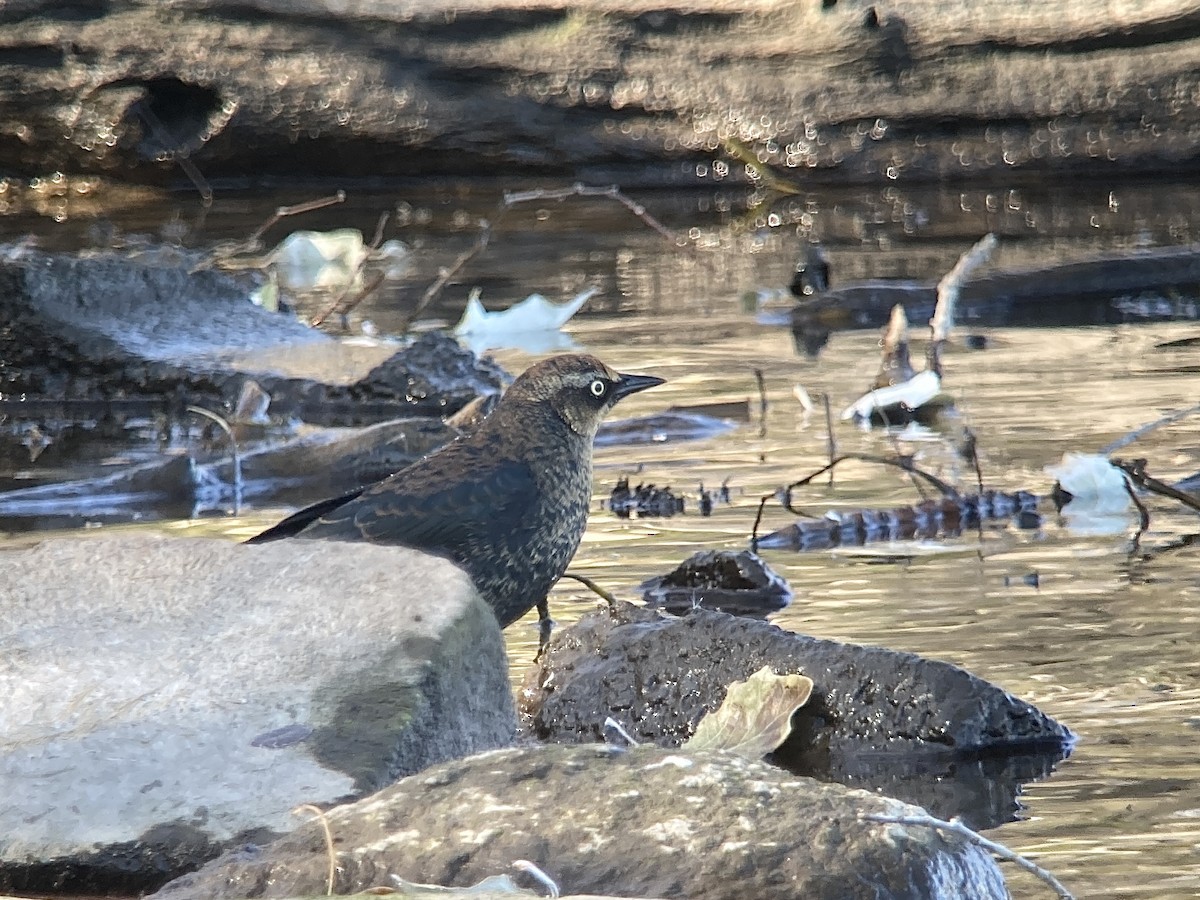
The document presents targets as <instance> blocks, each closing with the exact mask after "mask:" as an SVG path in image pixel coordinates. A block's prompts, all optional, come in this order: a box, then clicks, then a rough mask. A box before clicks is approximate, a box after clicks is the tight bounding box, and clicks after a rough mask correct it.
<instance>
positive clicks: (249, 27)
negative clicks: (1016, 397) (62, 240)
mask: <svg viewBox="0 0 1200 900" xmlns="http://www.w3.org/2000/svg"><path fill="white" fill-rule="evenodd" d="M1198 10H1200V4H1198V3H1197V2H1196V0H1184V2H1180V0H1148V2H1145V3H1137V4H1109V5H1105V6H1103V7H1101V8H1097V7H1096V6H1095V5H1094V4H1091V3H1086V2H1081V0H1047V2H1042V3H1038V4H1036V5H1028V4H1018V5H1014V4H1011V3H1008V2H1005V0H952V2H948V0H892V2H876V3H867V2H864V0H841V2H819V0H805V2H799V3H797V2H789V0H768V2H756V3H749V2H744V0H743V2H739V0H687V2H683V3H680V2H675V0H672V2H670V3H668V2H665V0H640V2H636V3H632V4H631V3H626V2H616V0H585V2H579V3H573V4H570V5H567V6H564V5H563V4H562V3H561V2H558V0H537V2H527V0H433V2H421V3H416V2H412V0H409V2H396V3H390V2H389V3H384V2H375V0H364V2H355V3H345V2H339V0H305V2H300V3H296V2H292V0H239V2H233V0H172V2H170V3H168V4H167V6H166V7H164V6H163V4H162V3H161V2H158V0H110V2H106V3H82V2H76V3H50V2H36V0H23V2H19V3H9V4H7V5H6V6H5V8H4V10H3V11H2V14H0V109H3V110H4V113H3V115H2V116H0V153H2V154H3V158H4V159H5V160H6V162H7V164H8V168H9V170H10V171H12V172H15V173H17V174H21V175H44V174H46V173H47V172H50V171H54V170H61V171H65V172H91V173H102V174H109V175H115V176H117V177H120V178H123V179H128V180H137V181H141V182H149V181H165V180H168V179H180V180H181V176H180V169H179V168H178V166H177V164H176V162H175V160H176V159H177V158H179V157H183V156H186V157H187V159H188V160H189V161H190V163H191V165H193V166H195V167H196V169H197V170H199V171H200V172H201V173H202V174H204V175H205V176H207V177H209V178H212V177H216V176H248V177H253V178H261V177H262V176H263V175H264V173H267V174H269V175H273V176H289V175H320V176H346V175H354V176H361V175H363V174H364V173H366V174H369V175H372V176H397V175H399V176H407V177H411V176H420V175H430V174H433V175H462V174H469V175H475V174H477V173H478V172H480V171H494V172H509V173H525V174H537V175H550V176H562V177H570V178H577V177H578V178H589V179H595V178H605V179H611V178H613V177H614V176H616V177H618V178H619V179H620V180H622V181H624V182H625V183H626V184H630V183H632V182H633V181H634V180H637V179H639V178H640V179H643V180H645V181H653V182H656V183H662V182H664V181H673V182H675V183H682V182H691V181H694V180H695V179H696V178H697V175H698V173H699V174H701V176H702V177H711V176H713V175H715V176H716V177H719V178H724V177H726V176H728V175H733V176H735V177H736V176H737V175H739V174H740V171H741V169H742V162H741V160H742V159H751V160H754V161H755V162H756V163H761V162H766V163H768V164H773V165H776V166H778V167H780V168H782V169H784V170H790V171H795V172H803V173H806V174H807V173H813V172H816V173H836V174H838V175H840V176H843V177H847V178H855V179H862V178H868V179H874V178H878V179H884V178H886V179H889V180H894V181H903V180H907V179H916V178H940V177H947V176H958V175H961V176H977V175H981V174H985V173H992V174H996V175H998V174H1000V173H1003V175H1004V177H1010V176H1011V175H1012V173H1014V172H1016V173H1020V172H1023V171H1027V172H1076V173H1091V174H1102V175H1109V174H1112V173H1117V172H1121V171H1139V170H1140V171H1146V170H1150V169H1157V170H1160V171H1172V172H1173V173H1175V174H1178V173H1179V172H1180V171H1184V170H1188V169H1192V170H1194V168H1195V166H1196V160H1197V141H1198V138H1197V134H1198V133H1200V129H1198V128H1197V124H1198V123H1200V109H1198V108H1197V106H1196V104H1195V103H1193V102H1192V101H1191V98H1192V96H1193V94H1194V93H1195V91H1196V90H1197V88H1198V87H1200V36H1198V35H1197V33H1196V29H1195V20H1196V16H1197V12H1198ZM264 76H266V77H264ZM497 136H501V138H502V139H497ZM735 142H736V143H735ZM723 148H724V150H725V153H724V154H723V153H722V149H723ZM722 155H724V157H725V158H724V159H723V160H722V161H721V164H720V165H718V166H715V167H714V158H715V157H720V156H722ZM730 155H733V156H735V157H737V160H736V161H735V162H733V163H732V164H729V163H728V162H727V161H728V159H729V157H730Z"/></svg>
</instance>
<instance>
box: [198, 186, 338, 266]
mask: <svg viewBox="0 0 1200 900" xmlns="http://www.w3.org/2000/svg"><path fill="white" fill-rule="evenodd" d="M345 202H346V192H345V191H338V192H337V193H336V194H331V195H330V196H328V197H319V198H318V199H316V200H306V201H305V202H303V203H296V204H294V205H292V206H278V207H276V208H275V212H273V213H272V214H271V216H270V218H268V219H267V220H266V221H265V222H263V223H262V225H260V226H258V230H256V231H255V232H254V233H253V234H252V235H250V237H248V238H246V240H244V241H242V242H241V243H240V244H232V245H227V246H224V247H218V248H216V249H214V250H213V251H212V253H210V254H209V255H208V257H207V258H206V259H205V260H203V261H202V262H201V263H199V264H198V265H197V266H196V267H195V268H193V269H192V272H198V271H200V270H202V269H207V268H210V267H212V266H213V265H215V264H217V263H219V262H222V261H224V260H226V259H229V258H230V257H233V256H240V255H241V254H243V253H258V252H259V251H260V250H262V236H263V235H264V234H266V233H267V231H268V230H269V229H270V228H271V227H272V226H274V225H275V224H276V223H277V222H279V220H280V219H286V218H287V217H288V216H298V215H301V214H303V213H308V212H313V211H314V210H318V209H324V208H325V207H327V206H336V205H337V204H339V203H345Z"/></svg>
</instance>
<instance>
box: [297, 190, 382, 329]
mask: <svg viewBox="0 0 1200 900" xmlns="http://www.w3.org/2000/svg"><path fill="white" fill-rule="evenodd" d="M391 215H392V214H391V213H390V212H384V213H382V214H381V215H380V216H379V218H378V219H377V220H376V222H375V235H374V236H373V237H372V238H371V243H370V244H368V245H367V249H368V250H369V251H370V253H364V254H363V255H362V257H361V258H360V259H359V261H358V264H357V265H356V266H355V267H354V271H353V272H351V273H350V277H349V278H348V279H347V280H346V286H345V287H344V288H342V290H341V292H340V293H339V294H338V295H337V296H336V297H335V298H334V299H333V302H332V303H330V304H329V306H327V307H326V308H325V309H324V310H322V311H321V312H320V313H318V314H317V315H316V316H314V317H313V320H312V321H311V322H310V323H309V324H310V325H312V326H313V327H314V328H316V327H318V326H320V325H322V324H324V322H325V320H326V319H328V318H329V317H330V316H331V315H333V314H334V313H337V314H338V315H342V316H344V315H346V314H347V313H348V312H350V310H352V309H354V307H356V306H358V304H360V303H362V302H363V300H365V299H366V298H367V297H369V296H371V294H373V293H374V292H375V289H376V288H378V287H379V285H381V284H383V280H384V279H385V278H386V277H387V273H386V272H376V273H375V276H374V277H373V278H372V279H371V280H370V281H369V282H367V284H366V285H364V286H363V287H362V289H360V290H359V291H358V292H357V293H356V294H355V295H354V297H353V298H351V300H350V302H349V303H347V304H345V305H344V306H343V305H342V301H343V300H345V299H346V295H347V294H349V293H350V290H351V289H352V288H353V287H354V283H355V282H356V281H358V276H359V275H361V274H362V270H363V266H365V265H366V264H367V259H368V258H369V257H370V255H371V253H374V252H375V251H376V250H378V249H379V245H380V244H382V243H383V229H384V228H386V227H387V223H388V219H390V218H391Z"/></svg>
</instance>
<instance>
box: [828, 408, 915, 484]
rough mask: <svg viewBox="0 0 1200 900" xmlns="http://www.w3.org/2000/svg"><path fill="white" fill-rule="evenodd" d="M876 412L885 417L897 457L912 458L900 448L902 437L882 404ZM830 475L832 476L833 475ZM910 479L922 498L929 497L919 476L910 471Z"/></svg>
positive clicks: (885, 425) (880, 416) (885, 427)
mask: <svg viewBox="0 0 1200 900" xmlns="http://www.w3.org/2000/svg"><path fill="white" fill-rule="evenodd" d="M875 413H876V414H877V415H878V416H879V418H881V419H883V427H884V430H885V431H886V433H887V436H888V438H889V440H890V441H891V443H892V450H894V451H895V452H896V459H911V458H912V457H911V456H910V455H908V454H905V453H903V452H901V450H900V438H898V437H897V436H896V433H895V432H894V431H892V423H891V422H889V421H888V414H887V410H886V409H885V408H884V407H882V406H877V407H876V408H875ZM830 477H832V475H831V476H830ZM908 480H909V481H911V482H912V486H913V487H914V488H915V489H916V491H917V493H918V494H920V495H921V499H922V500H925V499H927V495H926V493H925V488H924V487H922V486H921V482H919V481H917V476H916V475H914V474H913V473H912V472H909V473H908Z"/></svg>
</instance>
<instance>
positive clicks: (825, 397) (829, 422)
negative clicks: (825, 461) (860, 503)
mask: <svg viewBox="0 0 1200 900" xmlns="http://www.w3.org/2000/svg"><path fill="white" fill-rule="evenodd" d="M821 402H822V403H823V404H824V406H825V443H826V446H827V447H828V448H829V486H830V487H833V461H834V460H835V459H836V458H837V438H835V437H834V436H833V409H832V408H831V407H830V405H829V392H828V391H826V392H825V393H823V394H822V395H821Z"/></svg>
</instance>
